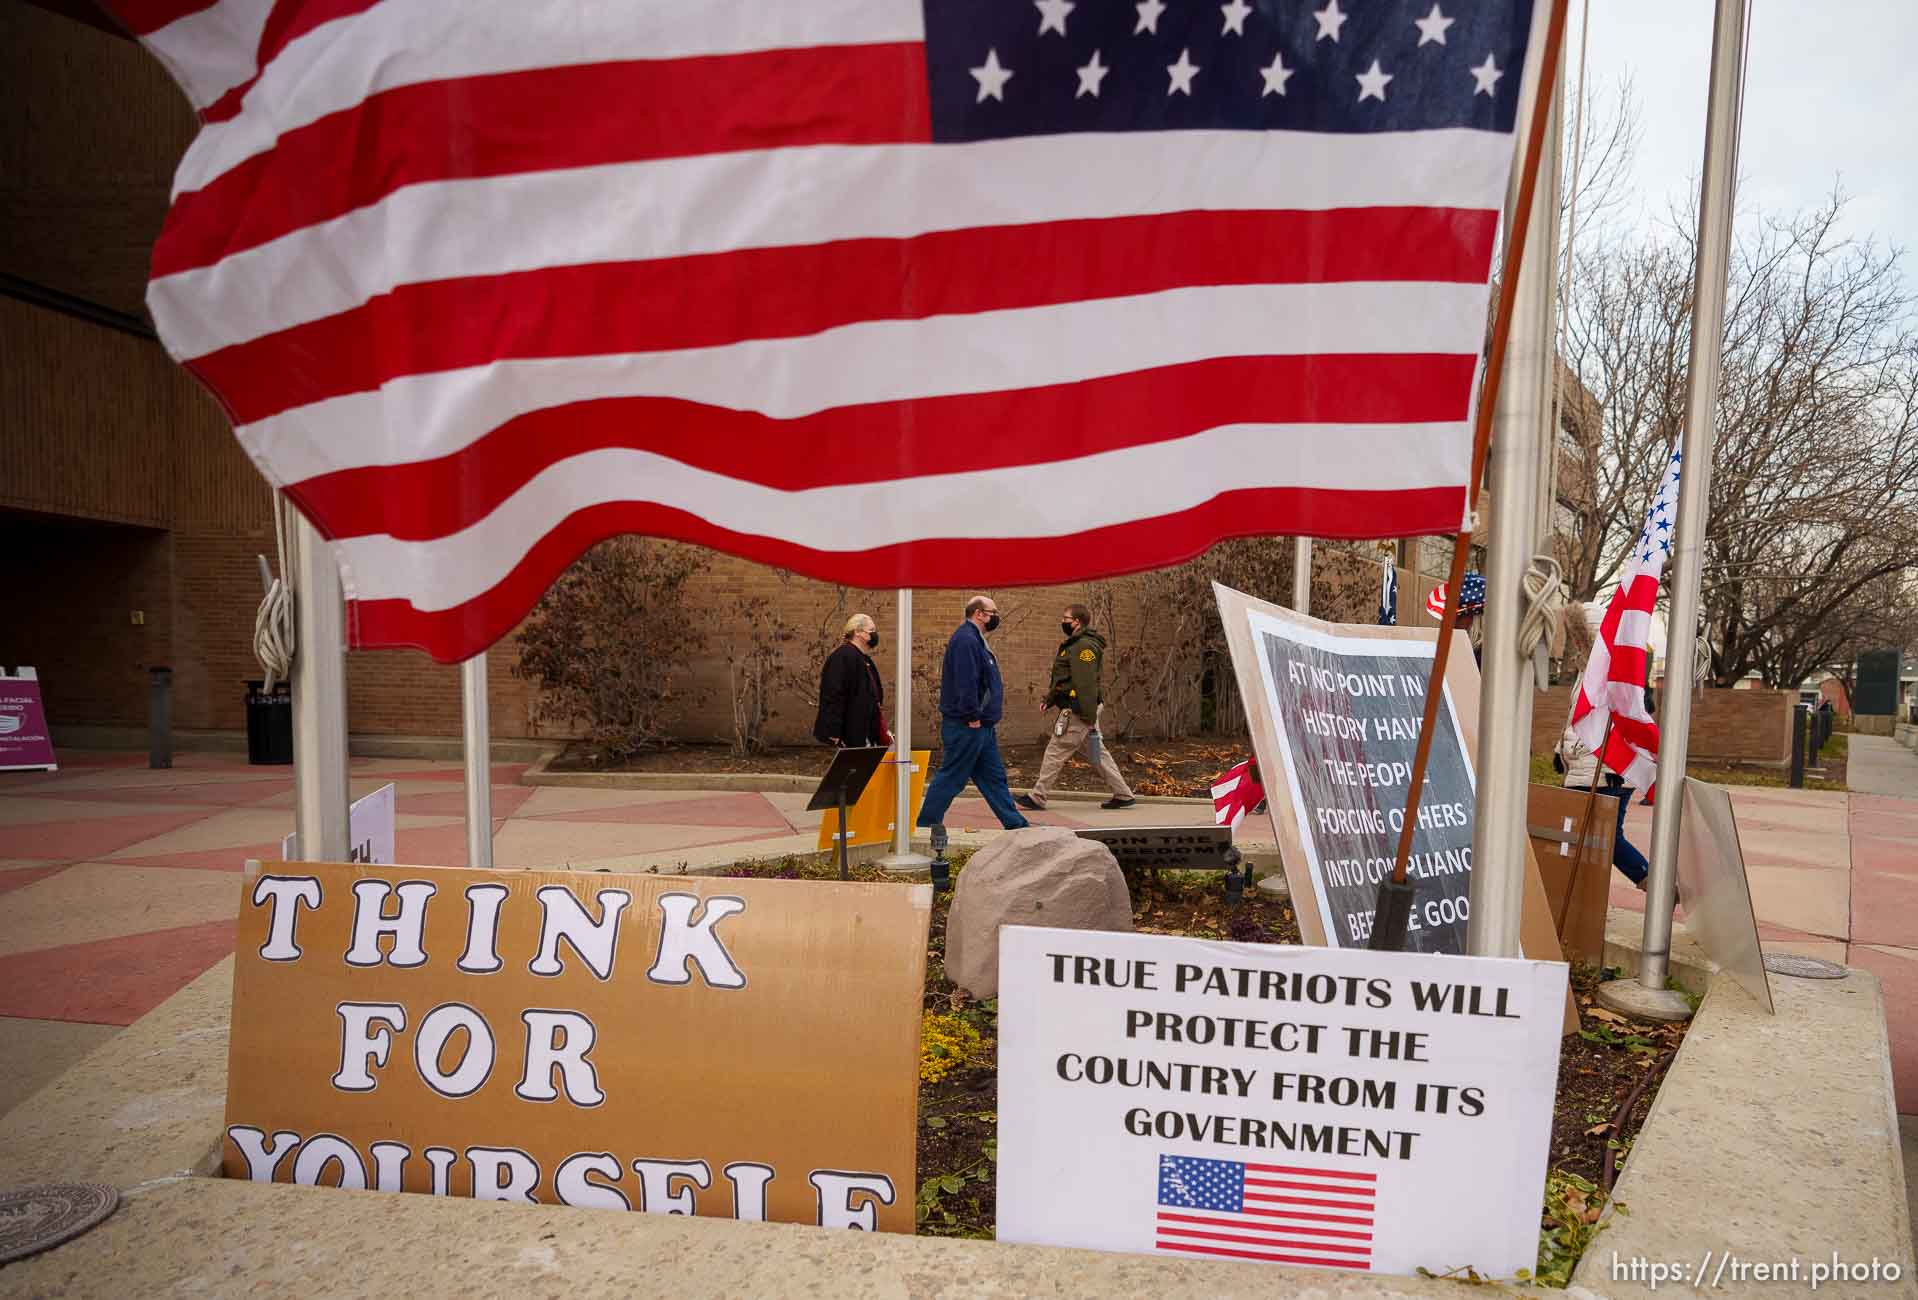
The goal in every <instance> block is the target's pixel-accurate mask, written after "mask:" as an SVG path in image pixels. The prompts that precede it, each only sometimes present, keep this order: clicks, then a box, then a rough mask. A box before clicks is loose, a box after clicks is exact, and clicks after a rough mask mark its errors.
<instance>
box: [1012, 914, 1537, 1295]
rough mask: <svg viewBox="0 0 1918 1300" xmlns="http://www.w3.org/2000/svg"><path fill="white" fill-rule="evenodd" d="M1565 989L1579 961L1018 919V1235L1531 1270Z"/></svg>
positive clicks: (1227, 1253)
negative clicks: (1064, 926)
mask: <svg viewBox="0 0 1918 1300" xmlns="http://www.w3.org/2000/svg"><path fill="white" fill-rule="evenodd" d="M1565 993H1566V967H1565V965H1564V964H1563V963H1562V962H1534V961H1513V960H1504V959H1495V958H1482V957H1450V956H1439V955H1434V954H1421V953H1374V952H1367V951H1347V950H1341V949H1334V948H1302V947H1289V946H1281V945H1277V944H1242V943H1219V942H1213V941H1209V940H1203V939H1186V938H1179V937H1170V936H1163V935H1146V934H1111V933H1101V932H1089V931H1079V930H1049V929H1037V928H1031V927H1015V926H1008V927H1007V928H1006V929H1004V930H1003V931H1001V932H1000V938H999V1179H998V1200H997V1211H998V1235H999V1237H1000V1239H1001V1240H1007V1241H1023V1242H1034V1243H1043V1244H1047V1245H1056V1246H1081V1247H1089V1248H1092V1249H1097V1250H1124V1251H1138V1252H1146V1253H1155V1254H1164V1255H1175V1256H1181V1257H1188V1258H1189V1257H1193V1256H1200V1257H1212V1258H1221V1259H1241V1260H1255V1261H1260V1262H1265V1263H1276V1264H1293V1265H1309V1266H1317V1267H1324V1268H1344V1269H1362V1270H1373V1271H1377V1272H1383V1273H1411V1272H1414V1271H1416V1270H1418V1269H1420V1268H1426V1269H1430V1270H1432V1271H1433V1272H1437V1273H1443V1272H1447V1271H1449V1270H1454V1269H1463V1268H1466V1267H1471V1268H1475V1269H1477V1270H1478V1271H1479V1272H1480V1273H1481V1274H1488V1275H1491V1276H1494V1277H1510V1276H1511V1275H1512V1274H1514V1273H1515V1272H1516V1271H1517V1270H1519V1269H1521V1268H1527V1269H1529V1268H1531V1267H1533V1265H1534V1263H1535V1262H1536V1258H1537V1249H1538V1197H1539V1189H1540V1188H1541V1187H1542V1186H1543V1184H1544V1180H1545V1158H1546V1154H1547V1148H1548V1145H1549V1140H1550V1137H1551V1122H1552V1081H1553V1079H1554V1077H1555V1076H1556V1074H1557V1068H1556V1067H1557V1061H1558V1042H1559V1031H1560V1027H1561V1011H1562V1008H1563V1005H1564V999H1565ZM1462 1180H1463V1181H1462ZM1462 1187H1463V1188H1468V1189H1469V1195H1465V1194H1461V1188H1462Z"/></svg>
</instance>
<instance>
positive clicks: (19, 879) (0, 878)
mask: <svg viewBox="0 0 1918 1300" xmlns="http://www.w3.org/2000/svg"><path fill="white" fill-rule="evenodd" d="M69 865H70V864H69V863H65V862H56V863H54V864H53V865H52V866H50V867H15V868H14V869H13V870H11V871H0V894H4V893H7V892H9V891H10V890H15V889H19V888H20V887H22V886H23V885H31V884H32V883H33V882H34V881H36V880H45V879H46V878H47V877H48V876H57V875H59V874H60V873H61V872H62V871H65V870H66V869H67V867H68V866H69Z"/></svg>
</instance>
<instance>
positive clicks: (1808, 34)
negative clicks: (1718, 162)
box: [1566, 0, 1918, 283]
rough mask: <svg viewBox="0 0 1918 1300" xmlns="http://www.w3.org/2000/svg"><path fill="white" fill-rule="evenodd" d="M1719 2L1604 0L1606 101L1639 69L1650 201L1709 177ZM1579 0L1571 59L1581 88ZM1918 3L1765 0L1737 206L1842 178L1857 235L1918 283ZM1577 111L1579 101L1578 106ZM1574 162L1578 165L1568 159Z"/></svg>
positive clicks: (1807, 200)
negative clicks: (1704, 174) (1887, 250)
mask: <svg viewBox="0 0 1918 1300" xmlns="http://www.w3.org/2000/svg"><path fill="white" fill-rule="evenodd" d="M1713 8H1714V6H1713V5H1712V4H1711V3H1710V2H1709V0H1594V5H1593V9H1592V17H1591V52H1590V55H1589V57H1588V67H1587V76H1588V78H1589V79H1590V84H1591V86H1592V89H1593V93H1594V95H1597V94H1598V93H1599V91H1600V90H1601V88H1603V89H1605V90H1607V91H1609V88H1610V87H1611V86H1612V85H1613V84H1614V83H1616V81H1617V79H1618V77H1619V75H1620V74H1622V73H1626V72H1629V73H1630V74H1631V76H1632V79H1633V82H1634V84H1635V88H1636V93H1637V96H1638V100H1639V104H1640V107H1641V110H1642V116H1643V124H1644V137H1643V141H1642V143H1641V144H1640V146H1639V156H1638V164H1637V169H1636V171H1637V181H1638V185H1639V189H1640V193H1641V204H1642V209H1643V211H1644V212H1645V213H1647V214H1648V215H1652V216H1655V215H1658V214H1662V213H1663V211H1664V209H1665V205H1666V201H1667V199H1668V198H1669V197H1671V196H1674V195H1677V194H1679V193H1681V192H1683V191H1684V190H1685V189H1686V188H1688V187H1690V188H1693V189H1695V188H1696V187H1697V184H1698V172H1699V165H1700V163H1701V162H1702V160H1703V157H1704V147H1705V99H1706V88H1707V85H1708V83H1709V80H1710V71H1711V46H1712V10H1713ZM1582 17H1583V0H1573V2H1572V6H1571V11H1570V15H1569V21H1570V24H1571V26H1570V29H1569V31H1568V34H1567V42H1566V55H1567V59H1568V64H1569V67H1570V71H1571V76H1570V78H1569V79H1568V82H1567V84H1568V86H1573V85H1575V84H1576V77H1577V63H1576V60H1577V57H1578V46H1577V38H1578V24H1579V22H1580V20H1581V19H1582ZM1914 62H1918V0H1753V4H1752V20H1751V61H1750V65H1749V68H1748V70H1747V78H1746V85H1745V127H1744V138H1743V141H1742V143H1741V145H1740V155H1739V171H1740V179H1741V184H1740V189H1739V196H1738V197H1739V212H1740V215H1741V217H1742V216H1744V215H1745V214H1747V213H1748V212H1749V211H1750V210H1751V206H1752V204H1753V203H1754V202H1755V203H1757V204H1759V205H1761V206H1763V207H1765V208H1767V209H1771V208H1780V209H1787V210H1795V209H1800V208H1805V207H1810V206H1812V205H1814V204H1816V203H1817V202H1818V201H1819V200H1820V199H1821V198H1822V197H1823V196H1824V195H1825V194H1826V193H1827V192H1829V190H1830V189H1831V186H1832V182H1833V180H1834V179H1837V180H1839V181H1841V182H1842V184H1843V186H1844V189H1845V191H1846V193H1847V194H1849V195H1850V196H1851V204H1850V206H1849V207H1848V208H1847V210H1846V223H1845V224H1846V229H1847V232H1848V233H1849V234H1851V235H1852V236H1854V237H1863V236H1866V235H1876V236H1877V237H1878V238H1879V240H1880V241H1881V242H1883V241H1886V240H1889V241H1891V242H1894V243H1897V244H1901V245H1903V246H1904V247H1905V248H1906V249H1907V250H1909V251H1908V253H1907V255H1906V259H1905V278H1906V281H1907V283H1913V282H1918V260H1914V259H1918V67H1914ZM1566 111H1567V114H1568V116H1569V114H1570V112H1571V105H1570V104H1569V103H1568V104H1567V107H1566ZM1566 165H1567V166H1568V167H1569V166H1570V159H1567V160H1566Z"/></svg>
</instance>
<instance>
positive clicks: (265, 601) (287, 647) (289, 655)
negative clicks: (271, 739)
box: [253, 491, 299, 693]
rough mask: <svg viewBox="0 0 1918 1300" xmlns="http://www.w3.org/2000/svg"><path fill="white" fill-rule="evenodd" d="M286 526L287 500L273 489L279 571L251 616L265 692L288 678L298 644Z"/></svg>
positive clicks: (274, 527)
mask: <svg viewBox="0 0 1918 1300" xmlns="http://www.w3.org/2000/svg"><path fill="white" fill-rule="evenodd" d="M289 526H290V525H289V523H288V520H287V515H286V501H285V499H284V498H283V497H281V496H280V494H279V493H278V492H277V491H276V492H274V493H273V542H274V545H275V546H276V547H277V548H278V550H279V556H280V573H279V576H278V577H276V578H272V579H270V580H269V581H268V582H267V584H266V595H265V596H264V597H262V598H261V600H260V609H259V612H258V613H257V614H255V615H254V616H253V657H254V658H255V659H258V660H259V661H260V667H261V668H262V669H263V670H265V672H266V689H267V691H268V693H271V692H272V690H273V685H274V683H275V682H280V681H286V680H289V679H291V677H292V675H293V655H294V652H295V651H296V650H297V649H298V648H299V636H298V632H297V630H296V626H297V620H296V619H295V618H294V615H293V575H292V570H290V569H288V568H287V567H286V551H287V545H286V543H287V530H288V528H289Z"/></svg>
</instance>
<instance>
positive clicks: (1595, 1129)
mask: <svg viewBox="0 0 1918 1300" xmlns="http://www.w3.org/2000/svg"><path fill="white" fill-rule="evenodd" d="M1611 1131H1612V1126H1611V1125H1610V1124H1609V1123H1607V1124H1594V1125H1592V1126H1591V1127H1590V1128H1588V1129H1586V1130H1585V1136H1586V1137H1603V1136H1605V1135H1606V1134H1607V1133H1609V1132H1611Z"/></svg>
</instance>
